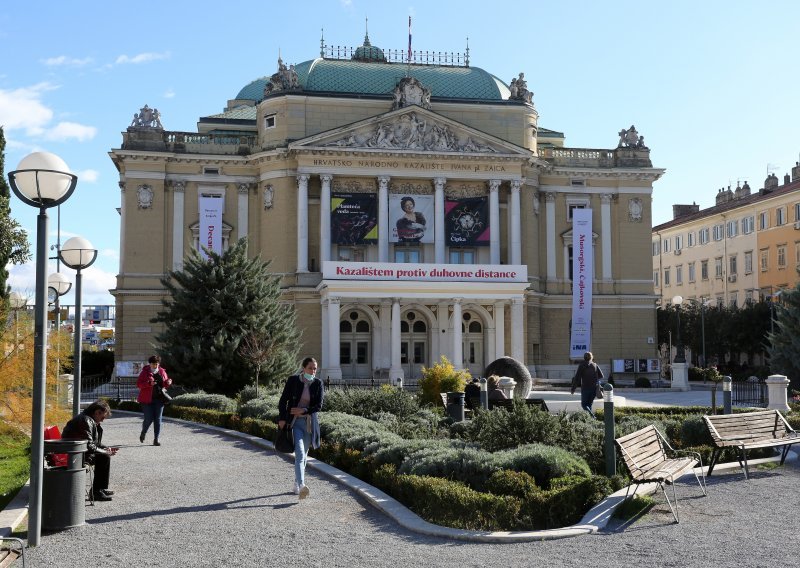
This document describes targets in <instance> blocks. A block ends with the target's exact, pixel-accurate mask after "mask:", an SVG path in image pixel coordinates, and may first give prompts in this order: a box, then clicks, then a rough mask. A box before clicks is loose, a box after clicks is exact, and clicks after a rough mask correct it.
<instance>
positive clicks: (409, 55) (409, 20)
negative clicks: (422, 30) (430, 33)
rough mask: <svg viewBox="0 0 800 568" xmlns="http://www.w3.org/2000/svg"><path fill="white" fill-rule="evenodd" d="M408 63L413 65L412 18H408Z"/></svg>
mask: <svg viewBox="0 0 800 568" xmlns="http://www.w3.org/2000/svg"><path fill="white" fill-rule="evenodd" d="M408 62H409V63H411V16H409V17H408Z"/></svg>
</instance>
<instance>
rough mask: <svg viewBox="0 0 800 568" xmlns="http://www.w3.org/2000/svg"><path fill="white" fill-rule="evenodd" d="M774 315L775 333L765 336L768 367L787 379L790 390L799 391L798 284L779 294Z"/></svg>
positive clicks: (799, 324) (799, 291)
mask: <svg viewBox="0 0 800 568" xmlns="http://www.w3.org/2000/svg"><path fill="white" fill-rule="evenodd" d="M775 315H776V320H775V331H774V332H771V333H768V334H767V339H768V340H769V342H770V345H769V347H768V352H769V367H770V370H771V371H772V372H773V373H780V374H781V375H786V376H787V377H789V380H790V381H791V382H792V384H791V388H792V389H795V390H800V284H798V285H797V287H796V288H795V289H794V290H791V291H789V290H784V291H783V292H782V293H781V304H778V305H777V310H776V312H775Z"/></svg>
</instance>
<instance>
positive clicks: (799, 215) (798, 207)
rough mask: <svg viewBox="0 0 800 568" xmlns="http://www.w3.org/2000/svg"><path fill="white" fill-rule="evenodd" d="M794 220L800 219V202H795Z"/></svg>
mask: <svg viewBox="0 0 800 568" xmlns="http://www.w3.org/2000/svg"><path fill="white" fill-rule="evenodd" d="M794 220H795V221H800V203H795V204H794Z"/></svg>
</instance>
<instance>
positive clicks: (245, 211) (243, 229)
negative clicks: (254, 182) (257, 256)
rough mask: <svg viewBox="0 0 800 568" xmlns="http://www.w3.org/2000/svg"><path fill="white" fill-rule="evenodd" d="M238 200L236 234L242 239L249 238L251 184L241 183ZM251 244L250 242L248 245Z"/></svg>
mask: <svg viewBox="0 0 800 568" xmlns="http://www.w3.org/2000/svg"><path fill="white" fill-rule="evenodd" d="M237 189H238V200H237V202H236V225H237V227H236V234H237V235H238V236H239V238H240V239H242V238H245V237H247V236H248V231H249V224H248V220H249V219H250V216H249V213H250V212H249V203H250V184H248V183H240V184H239V186H238V188H237ZM249 244H250V243H249V242H248V245H249Z"/></svg>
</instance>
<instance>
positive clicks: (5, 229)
mask: <svg viewBox="0 0 800 568" xmlns="http://www.w3.org/2000/svg"><path fill="white" fill-rule="evenodd" d="M5 153H6V137H5V134H4V133H3V127H2V126H0V304H3V303H4V302H2V300H7V299H8V294H9V292H10V291H11V288H10V287H9V286H8V270H6V266H7V265H8V263H9V262H10V263H11V264H24V263H25V262H27V261H29V260H30V259H31V247H30V244H29V243H28V235H27V233H26V232H25V231H24V230H23V229H22V228H21V227H20V224H19V223H18V222H17V221H16V220H15V219H12V218H11V190H10V188H9V187H8V184H7V183H6V175H5V161H6V156H5Z"/></svg>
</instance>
